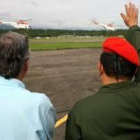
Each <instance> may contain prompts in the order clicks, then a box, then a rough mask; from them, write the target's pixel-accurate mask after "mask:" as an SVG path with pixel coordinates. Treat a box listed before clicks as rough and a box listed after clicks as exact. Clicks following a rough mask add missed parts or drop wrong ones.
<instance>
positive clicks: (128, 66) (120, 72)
mask: <svg viewBox="0 0 140 140" xmlns="http://www.w3.org/2000/svg"><path fill="white" fill-rule="evenodd" d="M100 62H101V64H102V65H103V68H104V71H105V73H106V74H107V75H108V76H110V77H115V78H116V79H121V78H132V77H133V76H134V75H135V72H136V69H137V66H136V65H134V64H132V63H130V62H129V61H127V60H126V59H124V58H122V57H120V56H118V55H116V54H112V53H102V54H101V56H100Z"/></svg>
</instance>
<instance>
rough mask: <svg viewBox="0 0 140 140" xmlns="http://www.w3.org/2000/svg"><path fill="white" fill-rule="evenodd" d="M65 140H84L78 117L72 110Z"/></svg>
mask: <svg viewBox="0 0 140 140" xmlns="http://www.w3.org/2000/svg"><path fill="white" fill-rule="evenodd" d="M65 140H82V136H81V131H80V126H78V125H77V124H76V117H75V116H74V114H73V113H72V112H70V113H69V115H68V120H67V123H66V132H65Z"/></svg>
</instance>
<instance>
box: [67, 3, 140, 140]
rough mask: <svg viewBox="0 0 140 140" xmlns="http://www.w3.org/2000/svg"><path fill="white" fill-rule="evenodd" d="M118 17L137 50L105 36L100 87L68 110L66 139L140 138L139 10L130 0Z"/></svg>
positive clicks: (131, 139) (121, 139)
mask: <svg viewBox="0 0 140 140" xmlns="http://www.w3.org/2000/svg"><path fill="white" fill-rule="evenodd" d="M121 16H122V18H123V20H124V22H125V23H126V25H127V26H128V27H129V31H128V34H127V37H126V39H127V40H128V41H129V42H130V43H131V44H132V45H133V46H135V48H136V49H134V47H133V46H132V45H131V44H130V43H128V42H127V41H126V40H124V39H122V38H116V37H115V38H108V39H107V40H106V41H105V42H104V43H103V52H102V54H101V57H100V63H99V72H100V77H101V81H102V84H103V86H102V87H101V88H100V90H99V91H98V92H97V94H95V95H91V96H89V97H87V98H85V99H83V100H81V101H79V102H78V103H76V105H75V106H74V107H73V109H72V110H71V111H70V113H69V117H68V121H67V125H66V135H65V139H66V140H139V139H140V85H139V73H138V67H139V65H140V63H139V58H138V54H137V51H139V49H140V39H139V38H140V28H139V27H138V26H137V24H138V9H137V8H136V7H135V6H134V5H133V4H131V3H129V5H126V15H125V14H123V13H121ZM136 50H137V51H136ZM134 76H135V80H134Z"/></svg>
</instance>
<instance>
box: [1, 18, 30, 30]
mask: <svg viewBox="0 0 140 140" xmlns="http://www.w3.org/2000/svg"><path fill="white" fill-rule="evenodd" d="M29 20H31V19H28V20H17V21H16V22H10V21H1V20H0V25H1V24H2V25H7V26H12V27H14V28H16V29H31V26H30V24H29V23H28V22H27V21H29Z"/></svg>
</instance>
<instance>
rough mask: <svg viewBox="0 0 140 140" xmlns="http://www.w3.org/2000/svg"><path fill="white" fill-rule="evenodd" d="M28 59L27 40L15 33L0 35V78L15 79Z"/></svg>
mask: <svg viewBox="0 0 140 140" xmlns="http://www.w3.org/2000/svg"><path fill="white" fill-rule="evenodd" d="M27 57H29V45H28V38H27V37H25V36H23V35H21V34H18V33H16V32H8V33H4V34H1V35H0V76H3V77H5V78H6V79H9V78H17V76H18V75H19V73H20V71H21V68H22V66H23V63H24V61H25V60H26V59H27Z"/></svg>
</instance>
